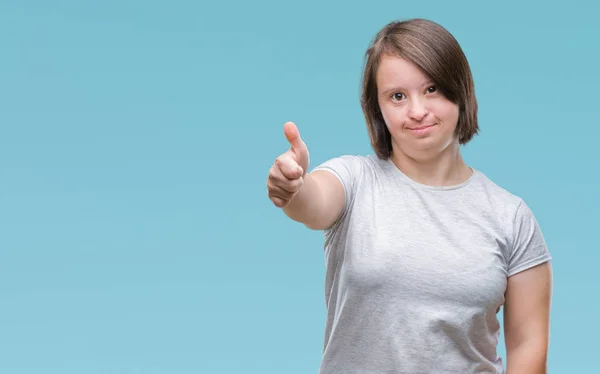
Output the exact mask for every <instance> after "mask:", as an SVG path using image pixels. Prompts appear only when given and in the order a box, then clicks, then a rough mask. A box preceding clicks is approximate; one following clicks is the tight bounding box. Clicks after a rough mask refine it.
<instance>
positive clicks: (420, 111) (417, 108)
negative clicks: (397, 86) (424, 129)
mask: <svg viewBox="0 0 600 374" xmlns="http://www.w3.org/2000/svg"><path fill="white" fill-rule="evenodd" d="M428 113H429V110H428V109H427V107H426V106H425V105H424V103H423V101H422V100H420V99H413V100H411V104H410V107H409V109H408V116H409V117H410V118H411V119H413V120H415V121H421V120H422V119H423V118H425V117H426V116H427V114H428Z"/></svg>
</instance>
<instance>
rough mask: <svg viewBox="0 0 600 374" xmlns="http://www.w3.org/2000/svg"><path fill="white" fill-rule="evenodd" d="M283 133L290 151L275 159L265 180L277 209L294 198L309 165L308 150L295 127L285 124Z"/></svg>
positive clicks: (290, 123)
mask: <svg viewBox="0 0 600 374" xmlns="http://www.w3.org/2000/svg"><path fill="white" fill-rule="evenodd" d="M283 132H284V133H285V137H286V138H287V140H288V142H289V143H290V149H289V150H288V151H287V152H285V153H283V154H281V155H280V156H279V157H277V159H275V162H274V163H273V166H271V169H270V170H269V177H268V179H267V188H268V191H269V198H270V199H271V201H272V202H273V204H275V206H277V207H279V208H283V207H285V206H287V205H288V204H289V203H290V201H291V200H292V199H293V198H294V196H296V194H297V193H298V191H299V190H300V188H301V187H302V185H303V184H304V176H305V175H306V171H307V170H308V165H309V156H308V148H307V147H306V144H304V142H303V141H302V138H300V132H299V131H298V128H297V127H296V125H295V124H294V123H293V122H286V124H285V125H283Z"/></svg>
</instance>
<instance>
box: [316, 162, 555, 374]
mask: <svg viewBox="0 0 600 374" xmlns="http://www.w3.org/2000/svg"><path fill="white" fill-rule="evenodd" d="M318 169H321V170H328V171H330V172H333V173H334V174H335V175H336V176H337V177H338V178H339V180H340V181H341V182H342V184H343V186H344V189H345V194H346V205H345V208H344V211H343V214H342V216H341V217H340V219H339V220H338V221H337V222H336V223H335V224H334V225H333V226H332V227H330V228H328V229H327V230H325V231H324V235H325V260H326V279H325V300H326V306H327V320H326V326H325V344H324V349H323V358H322V362H321V367H320V371H319V372H320V373H321V374H330V373H343V374H353V373H360V374H368V373H377V374H381V373H407V374H408V373H410V374H417V373H461V374H466V373H504V367H503V366H504V365H503V362H502V359H501V358H500V357H499V356H498V354H497V351H496V348H497V345H498V337H499V334H500V325H499V321H498V319H497V313H498V312H499V311H500V308H501V306H502V305H503V303H504V292H505V289H506V284H507V278H508V277H510V276H511V275H513V274H516V273H518V272H520V271H523V270H525V269H528V268H530V267H532V266H535V265H538V264H540V263H543V262H545V261H549V260H551V257H550V253H549V251H548V248H547V246H546V243H545V241H544V238H543V235H542V232H541V231H540V228H539V226H538V223H537V221H536V219H535V217H534V215H533V213H532V212H531V210H530V209H529V208H528V206H527V205H526V204H525V203H524V202H523V200H522V199H521V198H519V197H517V196H515V195H513V194H511V193H509V192H508V191H506V190H504V189H503V188H501V187H499V186H497V185H496V184H494V183H493V182H492V181H491V180H489V179H488V178H487V177H486V176H485V175H484V174H483V173H481V172H479V171H478V170H475V169H473V175H472V176H471V177H470V179H469V180H467V181H466V182H464V183H461V184H460V185H456V186H451V187H431V186H426V185H423V184H419V183H417V182H416V181H414V180H412V179H410V178H408V177H407V176H406V175H404V174H403V173H402V172H401V171H400V170H399V169H398V168H397V167H396V166H395V165H394V164H393V163H392V162H391V161H390V160H380V159H379V158H377V157H376V156H374V155H369V156H341V157H338V158H334V159H331V160H328V161H326V162H324V163H323V164H321V165H319V166H318V167H316V168H315V170H318Z"/></svg>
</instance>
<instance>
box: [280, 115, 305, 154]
mask: <svg viewBox="0 0 600 374" xmlns="http://www.w3.org/2000/svg"><path fill="white" fill-rule="evenodd" d="M283 132H284V133H285V137H286V138H287V140H288V142H290V145H291V146H292V149H293V151H294V153H295V154H296V155H297V156H298V157H299V158H298V160H300V159H304V157H306V155H307V154H308V149H307V148H306V144H305V143H304V141H303V140H302V138H301V137H300V131H299V130H298V127H297V126H296V124H295V123H294V122H286V123H285V124H284V125H283Z"/></svg>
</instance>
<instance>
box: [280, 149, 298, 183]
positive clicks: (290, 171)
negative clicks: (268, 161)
mask: <svg viewBox="0 0 600 374" xmlns="http://www.w3.org/2000/svg"><path fill="white" fill-rule="evenodd" d="M275 165H276V166H277V167H278V168H279V170H281V173H282V174H283V176H284V177H285V178H287V179H290V180H293V179H298V178H300V177H301V176H302V175H303V174H304V170H303V169H302V167H300V165H298V162H296V160H294V158H293V157H292V155H291V153H289V152H286V153H284V154H282V155H281V156H279V157H278V158H277V159H276V160H275Z"/></svg>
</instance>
